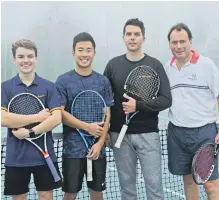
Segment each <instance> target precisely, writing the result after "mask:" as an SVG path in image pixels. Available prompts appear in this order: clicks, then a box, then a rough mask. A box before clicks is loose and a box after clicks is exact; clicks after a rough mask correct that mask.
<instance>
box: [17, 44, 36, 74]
mask: <svg viewBox="0 0 219 200" xmlns="http://www.w3.org/2000/svg"><path fill="white" fill-rule="evenodd" d="M13 62H14V64H15V65H16V66H17V68H18V71H19V73H20V74H23V75H29V74H32V73H34V69H35V67H36V64H37V57H36V55H35V51H34V50H33V49H26V48H24V47H18V48H17V49H16V52H15V56H14V59H13Z"/></svg>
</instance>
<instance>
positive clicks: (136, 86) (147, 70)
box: [125, 66, 160, 101]
mask: <svg viewBox="0 0 219 200" xmlns="http://www.w3.org/2000/svg"><path fill="white" fill-rule="evenodd" d="M159 86H160V79H159V76H158V74H157V73H156V72H155V71H154V70H153V69H152V68H151V67H149V66H139V67H137V68H135V69H134V70H133V71H132V72H131V73H130V75H129V76H128V77H127V81H126V83H125V90H126V93H127V94H128V95H129V96H131V97H133V98H135V99H137V100H144V101H148V100H150V99H154V98H156V97H157V92H158V90H159Z"/></svg>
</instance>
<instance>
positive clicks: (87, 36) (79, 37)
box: [72, 32, 96, 50]
mask: <svg viewBox="0 0 219 200" xmlns="http://www.w3.org/2000/svg"><path fill="white" fill-rule="evenodd" d="M85 41H89V42H91V43H92V45H93V47H94V50H95V48H96V44H95V42H94V39H93V37H92V36H91V35H90V34H89V33H87V32H82V33H79V34H77V35H76V36H75V37H74V39H73V46H72V47H73V50H75V47H76V44H77V43H78V42H85Z"/></svg>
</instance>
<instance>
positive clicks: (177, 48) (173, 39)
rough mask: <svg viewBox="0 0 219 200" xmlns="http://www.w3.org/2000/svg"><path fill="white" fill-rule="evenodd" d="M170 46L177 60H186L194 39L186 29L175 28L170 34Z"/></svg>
mask: <svg viewBox="0 0 219 200" xmlns="http://www.w3.org/2000/svg"><path fill="white" fill-rule="evenodd" d="M169 46H170V49H171V51H172V54H173V55H174V56H175V57H176V59H177V60H179V61H185V60H187V59H188V58H189V56H190V54H191V50H192V41H191V40H190V39H189V37H188V34H187V32H186V31H185V30H184V29H181V30H180V31H178V30H173V31H172V33H171V34H170V41H169Z"/></svg>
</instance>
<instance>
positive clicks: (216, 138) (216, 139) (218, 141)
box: [214, 133, 219, 144]
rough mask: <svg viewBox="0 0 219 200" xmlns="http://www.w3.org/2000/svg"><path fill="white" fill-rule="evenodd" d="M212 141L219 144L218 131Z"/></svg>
mask: <svg viewBox="0 0 219 200" xmlns="http://www.w3.org/2000/svg"><path fill="white" fill-rule="evenodd" d="M214 141H215V143H216V144H219V133H218V134H217V135H216V137H215V140H214Z"/></svg>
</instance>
